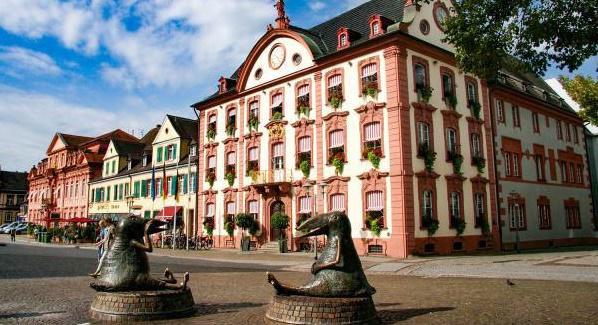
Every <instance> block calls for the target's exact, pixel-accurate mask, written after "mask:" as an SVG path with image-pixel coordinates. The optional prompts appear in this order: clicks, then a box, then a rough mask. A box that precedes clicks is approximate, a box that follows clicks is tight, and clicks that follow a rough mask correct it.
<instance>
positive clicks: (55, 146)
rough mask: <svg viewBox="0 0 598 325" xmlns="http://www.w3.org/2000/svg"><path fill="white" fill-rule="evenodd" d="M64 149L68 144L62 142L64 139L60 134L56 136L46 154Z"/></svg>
mask: <svg viewBox="0 0 598 325" xmlns="http://www.w3.org/2000/svg"><path fill="white" fill-rule="evenodd" d="M64 148H66V143H64V141H62V138H61V137H60V136H59V135H58V134H55V135H54V138H53V139H52V142H50V145H49V146H48V150H47V151H46V153H47V154H50V153H53V152H57V151H59V150H62V149H64Z"/></svg>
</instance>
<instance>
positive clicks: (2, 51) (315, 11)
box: [0, 0, 597, 171]
mask: <svg viewBox="0 0 598 325" xmlns="http://www.w3.org/2000/svg"><path fill="white" fill-rule="evenodd" d="M273 2H274V1H273V0H193V1H192V0H178V1H172V0H141V1H136V0H120V1H116V0H75V1H57V0H56V1H51V0H1V1H0V139H1V140H0V165H1V168H2V169H4V170H21V171H23V170H28V169H29V168H30V167H31V166H32V165H33V164H35V163H36V162H37V161H38V160H39V159H41V158H43V157H44V155H45V150H46V149H47V146H48V145H49V142H50V141H51V138H52V135H53V134H54V133H55V132H64V133H71V134H81V135H98V134H101V133H104V132H107V131H109V130H111V129H114V128H121V129H123V130H126V131H129V132H132V131H134V132H135V135H137V136H139V135H140V134H141V133H142V132H144V131H147V130H148V129H149V128H151V127H152V126H154V125H155V124H158V123H161V121H162V118H163V117H164V115H165V114H166V113H170V114H177V115H181V116H187V117H194V115H193V112H192V110H191V109H190V108H189V105H191V104H192V103H194V102H196V101H197V100H199V99H201V98H203V97H205V96H206V95H208V94H209V93H211V92H213V91H214V90H215V89H216V82H217V80H218V78H219V77H220V76H221V75H223V74H224V75H227V74H230V73H231V72H232V71H233V70H234V69H235V68H236V67H237V66H238V65H239V64H240V63H241V62H242V60H243V59H244V58H245V55H246V54H247V53H248V51H249V49H250V48H251V47H252V45H253V44H254V42H255V41H256V40H257V39H258V38H259V37H260V36H261V35H263V33H264V32H265V27H266V25H267V24H268V23H271V22H273V20H274V16H275V10H274V8H273ZM362 2H364V1H363V0H337V1H319V0H290V1H287V11H288V15H289V16H290V18H291V20H292V23H293V24H294V25H297V26H302V27H310V26H312V25H315V24H317V23H319V22H322V21H324V20H326V19H327V18H330V17H332V16H334V15H336V14H338V13H340V12H342V11H344V10H346V9H348V8H351V7H354V6H356V5H357V4H359V3H362ZM596 65H597V62H596V58H594V59H593V60H590V61H588V62H586V64H585V65H584V66H583V67H582V68H581V69H580V70H581V71H582V72H585V73H587V74H594V69H595V67H596ZM562 73H563V72H561V71H558V70H556V69H551V70H549V71H548V72H547V74H546V77H547V78H549V77H554V76H558V75H559V74H562Z"/></svg>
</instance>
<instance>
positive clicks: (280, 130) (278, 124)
mask: <svg viewBox="0 0 598 325" xmlns="http://www.w3.org/2000/svg"><path fill="white" fill-rule="evenodd" d="M287 123H288V122H287V121H271V122H270V123H268V124H266V128H267V129H268V133H269V135H270V140H284V135H285V125H287Z"/></svg>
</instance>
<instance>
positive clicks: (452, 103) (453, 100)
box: [446, 95, 458, 109]
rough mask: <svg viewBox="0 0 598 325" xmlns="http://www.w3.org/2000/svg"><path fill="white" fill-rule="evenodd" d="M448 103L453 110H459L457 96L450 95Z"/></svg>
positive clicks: (447, 98)
mask: <svg viewBox="0 0 598 325" xmlns="http://www.w3.org/2000/svg"><path fill="white" fill-rule="evenodd" d="M446 103H447V104H448V106H450V107H451V108H452V109H457V104H458V102H457V96H455V95H450V96H448V97H446Z"/></svg>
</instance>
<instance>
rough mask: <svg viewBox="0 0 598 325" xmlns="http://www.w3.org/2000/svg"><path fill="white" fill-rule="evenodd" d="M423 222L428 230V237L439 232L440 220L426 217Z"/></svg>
mask: <svg viewBox="0 0 598 325" xmlns="http://www.w3.org/2000/svg"><path fill="white" fill-rule="evenodd" d="M422 221H423V222H422V223H423V226H424V227H425V228H426V229H427V230H428V236H433V235H434V234H435V233H436V232H437V231H438V220H436V219H434V218H432V216H427V215H425V216H424V218H423V220H422Z"/></svg>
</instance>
